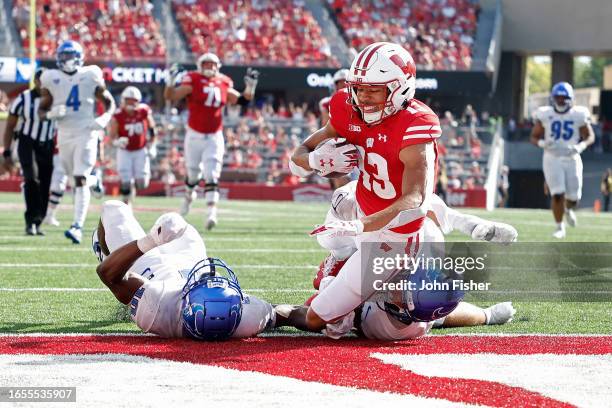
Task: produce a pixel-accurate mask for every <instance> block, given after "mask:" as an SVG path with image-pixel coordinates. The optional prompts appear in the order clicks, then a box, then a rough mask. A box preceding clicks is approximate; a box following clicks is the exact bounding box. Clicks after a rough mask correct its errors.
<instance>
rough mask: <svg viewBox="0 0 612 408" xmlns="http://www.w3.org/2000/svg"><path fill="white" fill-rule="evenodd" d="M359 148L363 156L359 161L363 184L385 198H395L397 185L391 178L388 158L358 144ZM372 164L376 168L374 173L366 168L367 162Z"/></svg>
mask: <svg viewBox="0 0 612 408" xmlns="http://www.w3.org/2000/svg"><path fill="white" fill-rule="evenodd" d="M356 147H357V150H359V154H360V155H361V157H362V158H363V160H361V161H360V162H359V170H360V171H361V179H362V183H363V186H364V187H365V188H366V189H367V190H368V191H374V194H376V195H377V196H379V197H380V198H383V199H385V200H391V199H393V198H395V196H396V195H397V192H396V191H395V187H393V184H392V183H391V180H389V168H388V166H387V160H386V159H385V158H384V157H382V156H381V155H380V154H378V153H373V152H370V153H367V154H366V152H365V149H364V148H363V147H361V146H356ZM366 163H367V164H368V165H370V166H371V167H373V168H374V169H375V171H374V172H372V174H370V173H368V172H367V171H366V170H365V164H366Z"/></svg>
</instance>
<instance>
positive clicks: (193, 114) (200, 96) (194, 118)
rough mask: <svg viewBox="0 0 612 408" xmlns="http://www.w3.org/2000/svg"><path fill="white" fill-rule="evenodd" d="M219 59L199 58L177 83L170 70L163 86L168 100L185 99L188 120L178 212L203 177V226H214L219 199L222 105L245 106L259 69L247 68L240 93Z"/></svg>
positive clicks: (186, 210)
mask: <svg viewBox="0 0 612 408" xmlns="http://www.w3.org/2000/svg"><path fill="white" fill-rule="evenodd" d="M220 68H221V61H219V58H218V57H217V56H216V55H215V54H213V53H210V52H208V53H206V54H204V55H202V56H201V57H200V58H198V61H197V71H190V72H187V73H186V74H185V75H184V76H183V78H182V81H181V83H180V84H179V85H178V86H177V84H176V82H177V77H178V75H179V73H178V72H177V71H178V69H176V68H174V69H173V70H172V72H171V76H172V78H171V80H170V83H169V84H168V85H167V86H166V88H165V89H164V97H165V98H166V99H168V100H170V101H173V102H174V101H179V100H181V99H183V98H187V109H188V110H189V119H188V123H187V132H186V135H185V149H184V153H185V163H186V165H187V180H186V184H187V186H186V187H187V188H186V190H185V201H184V202H183V205H182V207H181V214H182V215H186V214H187V213H189V209H190V207H191V203H192V202H193V200H194V199H195V198H196V192H195V191H194V189H195V187H196V186H197V185H198V183H199V182H200V180H202V179H203V180H204V183H205V185H204V192H205V195H204V198H205V199H206V203H207V204H208V219H207V220H206V229H211V228H213V227H214V226H215V225H217V202H218V201H219V185H218V182H219V176H220V175H221V167H222V166H223V154H224V153H225V141H224V139H223V116H222V110H223V106H225V105H226V104H239V105H247V104H248V103H249V101H250V100H251V99H253V96H254V95H255V87H256V86H257V78H258V76H259V72H258V71H256V70H254V69H251V68H248V69H247V74H246V76H245V77H244V83H245V89H244V92H242V94H241V93H239V92H238V91H237V90H235V89H234V82H233V81H232V80H231V79H230V78H229V77H228V76H226V75H223V74H222V73H220V72H219V69H220Z"/></svg>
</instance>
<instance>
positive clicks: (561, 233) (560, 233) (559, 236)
mask: <svg viewBox="0 0 612 408" xmlns="http://www.w3.org/2000/svg"><path fill="white" fill-rule="evenodd" d="M552 236H553V238H557V239H563V238H565V227H562V226H561V227H557V229H556V230H555V232H553V234H552Z"/></svg>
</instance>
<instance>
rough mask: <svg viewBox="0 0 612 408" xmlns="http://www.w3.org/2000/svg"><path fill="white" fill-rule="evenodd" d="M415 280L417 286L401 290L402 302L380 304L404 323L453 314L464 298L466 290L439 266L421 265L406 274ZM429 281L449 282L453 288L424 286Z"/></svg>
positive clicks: (409, 279) (429, 320) (426, 320)
mask: <svg viewBox="0 0 612 408" xmlns="http://www.w3.org/2000/svg"><path fill="white" fill-rule="evenodd" d="M402 279H407V280H408V281H409V282H412V283H413V284H412V285H413V287H415V288H416V289H414V290H408V289H406V290H404V291H402V292H401V297H402V299H401V302H399V304H398V302H383V306H381V305H380V303H378V306H379V307H381V308H382V309H383V310H385V311H386V312H387V313H389V314H390V315H391V316H393V317H395V318H396V319H397V320H399V321H400V322H402V323H405V324H410V323H412V322H431V321H434V320H436V319H440V318H442V317H445V316H447V315H448V314H450V313H451V312H452V311H453V310H455V308H456V307H457V305H458V304H459V302H461V301H462V300H463V297H464V296H465V292H463V291H462V290H455V289H453V285H452V281H451V279H450V278H449V277H448V276H446V275H444V274H443V273H442V272H440V271H438V270H437V269H424V268H421V267H419V268H418V269H417V270H416V271H415V272H414V273H413V274H410V277H409V278H408V277H407V276H404V277H403V278H402ZM423 282H425V283H433V282H438V283H443V282H445V283H448V285H449V290H425V289H420V288H421V287H422V284H423Z"/></svg>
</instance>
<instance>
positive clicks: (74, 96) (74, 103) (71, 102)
mask: <svg viewBox="0 0 612 408" xmlns="http://www.w3.org/2000/svg"><path fill="white" fill-rule="evenodd" d="M80 106H81V101H80V100H79V86H78V85H73V86H72V89H70V93H69V94H68V99H67V100H66V107H71V108H72V110H73V111H75V112H76V111H78V110H79V107H80Z"/></svg>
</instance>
